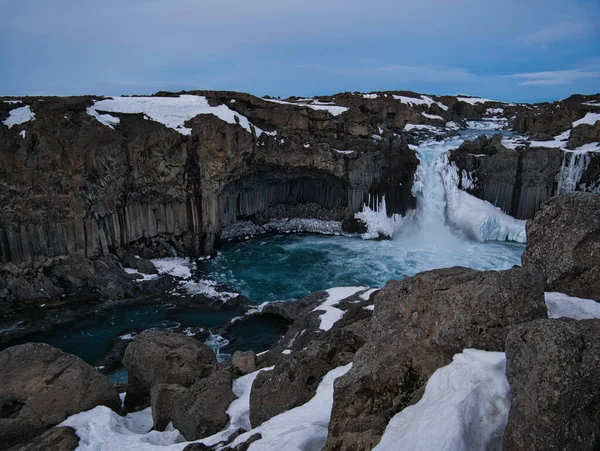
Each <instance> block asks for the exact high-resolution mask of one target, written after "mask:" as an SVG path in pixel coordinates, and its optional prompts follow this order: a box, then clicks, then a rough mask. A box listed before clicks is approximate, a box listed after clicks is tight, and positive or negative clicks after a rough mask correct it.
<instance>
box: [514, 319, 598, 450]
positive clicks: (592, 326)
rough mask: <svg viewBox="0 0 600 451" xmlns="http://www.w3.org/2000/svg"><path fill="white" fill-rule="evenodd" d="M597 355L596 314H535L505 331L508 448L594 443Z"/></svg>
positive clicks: (581, 447)
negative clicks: (582, 316) (536, 316)
mask: <svg viewBox="0 0 600 451" xmlns="http://www.w3.org/2000/svg"><path fill="white" fill-rule="evenodd" d="M598 356H600V320H585V321H574V320H566V319H565V320H553V319H544V320H537V321H533V322H530V323H526V324H522V325H520V326H518V327H517V328H515V329H513V330H512V331H511V332H510V333H509V334H508V337H507V339H506V359H507V361H506V376H507V378H508V381H509V383H510V387H511V392H512V403H511V409H510V415H509V418H508V425H507V427H506V433H505V436H504V449H505V450H506V451H513V450H514V451H516V450H523V449H527V450H531V451H541V450H551V449H556V450H559V449H560V450H569V451H570V450H573V451H575V450H577V451H585V450H590V451H591V450H596V449H598V445H599V443H600V427H599V425H600V359H599V357H598Z"/></svg>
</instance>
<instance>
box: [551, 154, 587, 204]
mask: <svg viewBox="0 0 600 451" xmlns="http://www.w3.org/2000/svg"><path fill="white" fill-rule="evenodd" d="M589 162H590V158H589V156H588V153H587V152H569V151H565V152H564V157H563V162H562V166H561V168H560V172H559V173H558V176H557V178H558V184H557V187H556V193H557V194H566V193H571V192H573V191H575V190H577V187H578V185H579V182H580V181H581V177H582V176H583V173H584V171H585V170H586V169H587V166H588V164H589Z"/></svg>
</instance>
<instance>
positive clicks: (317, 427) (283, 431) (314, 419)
mask: <svg viewBox="0 0 600 451" xmlns="http://www.w3.org/2000/svg"><path fill="white" fill-rule="evenodd" d="M351 367H352V363H349V364H348V365H346V366H341V367H338V368H335V369H333V370H331V371H330V372H329V373H327V374H326V375H325V377H324V378H323V380H322V381H321V383H320V384H319V386H318V387H317V393H316V394H315V396H314V397H313V398H312V399H311V400H310V401H308V402H307V403H306V404H304V405H302V406H299V407H296V408H294V409H291V410H288V411H287V412H284V413H282V414H279V415H277V416H275V417H273V418H271V419H270V420H269V421H266V422H264V423H263V424H261V425H260V426H258V427H257V428H255V429H252V430H250V431H248V432H246V433H244V434H242V435H240V436H239V437H238V438H236V439H235V440H234V441H233V442H232V443H231V444H230V445H229V446H230V447H232V448H235V447H236V446H237V445H239V444H241V443H243V442H245V441H246V440H248V438H250V437H251V436H252V435H254V434H256V433H260V434H261V435H262V439H260V440H258V441H256V442H254V443H252V444H251V445H250V447H249V448H248V451H273V450H285V451H307V450H319V449H322V448H323V447H324V446H325V442H326V441H327V428H328V426H329V420H330V418H331V409H332V407H333V384H334V382H335V380H336V379H337V378H339V377H342V376H343V375H344V374H346V373H347V372H348V371H350V368H351ZM169 451H170V450H169Z"/></svg>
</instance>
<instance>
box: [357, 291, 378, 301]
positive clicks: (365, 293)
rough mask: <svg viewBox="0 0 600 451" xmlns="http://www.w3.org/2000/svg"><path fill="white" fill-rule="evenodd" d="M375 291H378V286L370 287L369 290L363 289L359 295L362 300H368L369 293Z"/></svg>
mask: <svg viewBox="0 0 600 451" xmlns="http://www.w3.org/2000/svg"><path fill="white" fill-rule="evenodd" d="M376 291H379V288H371V289H370V290H367V291H365V292H364V293H362V294H361V295H360V296H359V297H360V298H361V299H362V300H363V301H368V300H369V298H370V297H371V295H372V294H373V293H375V292H376Z"/></svg>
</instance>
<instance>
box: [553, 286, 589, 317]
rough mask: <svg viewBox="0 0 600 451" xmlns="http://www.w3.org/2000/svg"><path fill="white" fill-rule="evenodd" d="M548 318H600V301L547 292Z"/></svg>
mask: <svg viewBox="0 0 600 451" xmlns="http://www.w3.org/2000/svg"><path fill="white" fill-rule="evenodd" d="M545 298H546V307H548V318H573V319H579V320H581V319H594V318H600V302H596V301H594V300H593V299H582V298H576V297H573V296H569V295H567V294H564V293H557V292H550V293H545Z"/></svg>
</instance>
